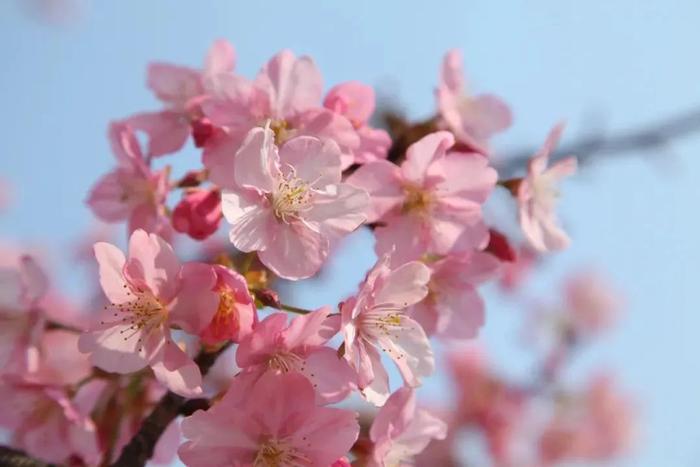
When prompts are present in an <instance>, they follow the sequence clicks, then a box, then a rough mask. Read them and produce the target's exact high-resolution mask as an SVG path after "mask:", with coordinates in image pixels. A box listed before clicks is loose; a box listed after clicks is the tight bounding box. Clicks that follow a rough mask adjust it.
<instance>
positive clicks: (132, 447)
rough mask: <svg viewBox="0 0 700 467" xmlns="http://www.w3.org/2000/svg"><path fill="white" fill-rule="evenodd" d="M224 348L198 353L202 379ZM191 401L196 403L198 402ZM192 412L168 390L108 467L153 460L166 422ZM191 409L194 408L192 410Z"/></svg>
mask: <svg viewBox="0 0 700 467" xmlns="http://www.w3.org/2000/svg"><path fill="white" fill-rule="evenodd" d="M227 348H228V345H225V346H223V347H222V348H221V349H219V350H217V351H215V352H204V351H202V352H200V353H199V355H198V356H197V358H196V359H195V362H196V363H197V366H199V370H200V371H201V372H202V376H204V375H206V374H207V372H208V371H209V369H210V368H211V367H212V365H214V362H216V359H217V358H218V357H219V355H221V354H222V353H223V352H224V351H225V350H226V349H227ZM195 400H197V401H200V400H199V399H195ZM196 404H199V402H197V403H194V402H193V404H192V405H196ZM199 408H203V407H199ZM192 409H193V407H188V401H187V400H186V399H185V398H184V397H182V396H178V395H177V394H175V393H173V392H170V391H168V393H167V394H166V395H165V396H163V398H162V399H161V400H160V401H159V402H158V404H157V405H156V407H155V408H154V409H153V411H152V412H151V413H150V415H149V416H148V417H146V418H145V419H144V421H143V423H141V428H140V429H139V431H138V433H136V434H135V435H134V437H133V438H131V441H129V444H127V445H126V446H124V449H123V450H122V452H121V454H120V455H119V458H118V459H117V460H116V462H114V463H113V464H112V467H139V466H144V465H146V462H147V461H148V459H150V458H151V457H153V450H154V448H155V446H156V443H157V442H158V439H159V438H160V437H161V435H162V434H163V432H164V431H165V429H166V428H167V427H168V425H169V424H170V422H172V421H173V420H175V418H176V417H177V416H178V415H180V414H182V413H187V411H188V410H192ZM194 410H197V409H196V408H194ZM194 410H192V412H194ZM192 412H190V413H192Z"/></svg>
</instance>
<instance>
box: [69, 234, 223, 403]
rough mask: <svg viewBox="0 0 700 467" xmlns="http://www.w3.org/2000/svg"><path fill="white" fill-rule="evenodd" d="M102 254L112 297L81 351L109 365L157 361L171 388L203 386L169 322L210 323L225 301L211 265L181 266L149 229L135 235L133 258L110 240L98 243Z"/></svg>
mask: <svg viewBox="0 0 700 467" xmlns="http://www.w3.org/2000/svg"><path fill="white" fill-rule="evenodd" d="M95 256H96V258H97V262H98V264H99V268H100V284H101V286H102V290H103V291H104V293H105V295H106V297H107V299H108V300H109V301H110V304H109V305H107V306H106V307H105V310H104V314H103V318H102V321H100V322H99V323H98V324H95V325H94V326H93V327H92V328H91V329H90V331H88V332H86V333H84V334H82V335H81V337H80V342H79V348H80V351H81V352H83V353H90V358H91V362H92V363H93V364H94V365H95V366H97V367H99V368H102V369H103V370H105V371H111V372H116V373H122V374H125V373H131V372H134V371H138V370H140V369H142V368H144V367H145V366H150V367H151V368H152V369H153V372H154V374H155V376H156V378H157V379H158V380H159V381H160V382H161V383H163V384H164V385H165V386H167V387H168V388H169V389H170V390H171V391H173V392H176V393H178V394H181V395H184V396H191V395H197V394H199V393H201V390H202V389H201V387H200V385H201V380H202V377H201V374H200V372H199V368H198V367H197V365H196V364H195V363H194V362H193V361H192V360H191V359H190V357H189V356H188V355H187V354H186V353H185V352H184V351H183V350H182V349H180V347H178V345H177V344H175V343H174V342H173V340H172V338H171V336H170V327H171V326H173V325H175V326H178V327H180V328H181V329H183V330H185V331H186V332H189V333H192V334H197V333H199V332H200V331H202V330H203V329H204V328H205V327H206V326H207V325H208V324H209V323H210V322H211V319H212V317H213V316H214V314H215V313H216V310H217V306H218V303H219V295H218V293H217V292H215V290H214V289H215V286H216V274H215V273H214V271H213V270H212V268H211V266H209V265H205V264H201V263H186V264H184V265H181V264H180V262H179V260H178V259H177V257H176V256H175V253H174V252H173V250H172V248H171V247H170V245H168V244H167V243H166V242H165V241H164V240H163V239H162V238H160V237H158V236H157V235H155V234H147V233H146V232H144V231H143V230H137V231H135V232H134V233H133V234H132V235H131V239H130V240H129V255H128V258H125V257H124V254H123V253H122V252H121V251H120V250H119V249H118V248H117V247H115V246H113V245H110V244H109V243H96V244H95Z"/></svg>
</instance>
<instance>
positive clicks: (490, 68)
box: [0, 0, 700, 467]
mask: <svg viewBox="0 0 700 467" xmlns="http://www.w3.org/2000/svg"><path fill="white" fill-rule="evenodd" d="M19 3H20V2H19V1H5V2H0V58H2V60H3V64H4V65H3V70H2V72H0V89H2V91H1V93H2V94H1V96H2V106H3V108H4V111H3V112H2V113H0V128H2V129H3V131H2V135H3V137H2V138H1V139H0V176H1V177H2V178H6V179H9V180H10V181H12V183H13V184H14V192H15V205H14V207H13V208H12V209H10V210H9V211H8V212H6V213H4V214H3V215H2V216H1V217H0V234H1V235H2V237H3V238H7V237H9V238H14V239H16V240H18V241H22V242H29V243H31V242H39V241H44V242H46V241H48V242H49V244H50V245H51V246H52V247H55V248H56V249H57V250H61V249H62V247H65V246H67V245H69V244H70V242H71V241H72V240H74V239H75V238H76V236H77V235H78V234H79V233H80V232H81V231H82V230H84V229H85V228H87V227H89V226H90V225H91V222H92V218H91V215H90V213H89V212H88V211H87V209H86V208H85V207H84V205H83V204H82V201H83V199H84V197H85V194H86V192H87V190H88V188H89V187H90V185H91V184H92V183H93V182H94V180H95V179H96V178H97V177H98V176H99V175H100V174H101V173H103V172H105V171H106V170H108V169H109V167H110V166H111V164H112V160H111V156H110V154H109V148H108V144H107V140H106V138H105V131H106V126H107V123H108V122H109V120H111V119H114V118H119V117H123V116H126V115H128V114H130V113H132V112H136V111H140V110H145V109H153V108H157V103H156V102H155V101H154V99H153V98H152V97H151V96H150V94H149V92H148V90H147V89H146V88H145V86H144V74H145V66H146V64H147V63H148V62H149V61H150V60H153V59H159V60H166V61H172V62H176V63H183V64H191V65H198V64H199V63H200V62H201V61H202V58H203V55H204V52H205V50H206V49H207V47H208V46H209V44H210V43H211V42H212V41H213V40H214V39H216V38H219V37H225V38H227V39H229V40H230V41H231V42H233V43H234V44H235V46H236V49H237V52H238V57H239V59H238V65H237V67H238V70H239V71H241V72H243V73H246V74H252V73H254V72H255V71H256V70H257V69H258V67H259V66H260V65H261V64H262V63H264V61H265V60H267V58H268V57H269V56H271V55H272V54H273V53H275V52H276V51H278V50H279V49H281V48H291V49H293V50H294V51H296V52H298V53H306V54H309V55H311V56H313V57H314V59H315V60H316V61H317V63H318V65H319V67H320V68H321V70H322V72H323V74H324V78H325V80H326V83H327V85H332V84H334V83H337V82H340V81H343V80H348V79H358V80H361V81H365V82H368V83H370V84H374V85H376V86H377V87H378V89H379V90H380V92H381V91H382V90H383V91H384V93H388V94H391V95H393V97H394V98H395V99H396V100H398V101H399V102H401V104H402V105H404V107H405V108H406V110H407V111H408V113H409V115H410V116H412V117H415V118H419V117H423V116H428V115H429V114H430V113H431V112H432V111H433V106H434V102H433V94H432V91H433V87H434V84H435V81H436V75H437V69H438V66H439V62H440V60H441V57H442V54H443V53H444V52H445V50H447V49H448V48H451V47H459V48H461V49H462V50H463V52H464V56H465V60H466V65H467V69H468V73H469V74H470V76H471V81H472V86H473V88H474V89H475V90H477V91H479V90H481V91H493V92H496V93H498V94H500V95H501V96H503V97H504V98H505V99H506V100H507V101H508V102H510V103H511V105H512V108H513V110H514V113H515V116H516V121H515V125H514V126H513V128H512V129H511V130H510V131H509V132H508V133H507V134H506V135H505V136H504V137H501V138H499V139H498V141H497V148H499V149H500V150H502V152H506V151H507V149H508V148H520V147H521V146H523V145H536V144H538V143H539V142H540V141H541V140H542V138H544V136H545V134H546V133H547V131H548V129H549V127H550V126H551V125H552V124H553V123H555V122H557V121H559V120H561V119H566V120H567V121H568V122H569V127H568V131H567V133H566V138H575V136H576V135H582V134H585V133H586V132H587V131H615V130H616V129H617V130H619V129H624V128H629V127H633V126H635V125H638V124H644V123H647V122H653V121H655V120H656V119H659V118H663V117H664V116H667V115H670V114H673V113H674V112H678V111H682V110H684V109H687V108H692V107H694V106H696V105H700V86H699V83H700V61H698V58H697V44H698V43H699V41H700V30H699V29H698V27H697V25H698V20H700V3H698V2H696V1H693V0H686V1H665V2H662V1H657V0H649V1H645V2H636V1H632V0H621V1H616V2H610V1H603V0H595V1H589V2H585V3H582V2H562V1H536V2H535V1H511V2H492V1H485V0H478V1H457V0H454V1H443V2H400V1H384V2H376V1H369V0H367V1H354V2H321V1H317V2H311V1H299V2H284V3H282V2H280V3H272V2H246V3H241V2H228V1H220V2H207V1H204V2H196V3H195V2H184V1H166V0H160V1H152V2H143V1H138V0H128V1H120V2H94V3H93V4H88V3H87V2H84V3H85V7H84V9H83V12H82V15H81V16H82V17H81V18H80V19H79V20H78V21H75V22H74V23H73V24H71V25H68V26H55V25H53V26H52V25H47V24H45V23H40V22H37V21H35V20H33V19H31V18H30V17H28V16H27V15H26V14H23V11H22V8H20V7H19V6H18V5H19ZM698 152H700V134H699V135H697V136H691V137H688V138H686V139H684V140H682V141H679V142H678V143H677V144H674V145H673V146H672V147H669V148H666V149H665V150H663V151H662V152H661V153H660V154H657V157H655V158H654V159H653V161H647V160H642V158H630V159H624V160H622V159H621V160H601V161H600V163H598V164H597V165H596V166H595V167H593V168H591V169H590V170H587V171H586V172H584V173H581V174H580V176H578V177H576V179H575V180H573V181H571V182H570V183H568V184H567V186H566V188H565V195H564V198H563V200H562V205H561V212H562V217H563V218H564V219H565V222H566V225H567V227H568V228H569V229H570V231H571V232H572V236H573V238H574V244H573V246H572V248H571V249H570V250H568V251H566V252H565V253H562V254H560V255H557V256H556V257H555V258H553V259H552V261H550V262H549V263H548V264H547V267H546V268H545V270H544V271H543V272H542V273H541V275H540V276H538V277H537V278H536V279H535V280H534V281H533V284H532V286H533V290H537V291H539V292H541V293H542V294H545V295H549V294H552V293H555V292H556V291H557V289H556V284H557V283H559V282H560V280H561V278H562V277H563V275H565V274H566V272H568V271H570V270H572V269H573V268H577V267H579V266H587V265H594V266H596V267H598V268H599V269H603V270H605V271H606V272H607V275H608V276H610V277H611V278H612V280H613V282H614V283H615V284H616V285H617V287H618V288H619V289H620V290H622V291H623V292H624V294H625V295H626V297H627V304H628V309H627V313H626V316H625V319H624V321H623V322H622V323H621V325H620V327H619V329H618V330H616V331H615V332H614V333H611V334H610V335H608V336H607V337H606V338H605V339H603V341H602V342H601V344H600V345H598V346H597V347H596V348H595V349H592V350H591V352H588V353H586V354H585V355H583V356H582V358H581V359H580V360H579V361H578V363H577V368H576V370H577V371H576V373H575V374H574V375H573V377H574V378H576V377H577V376H581V375H585V374H586V372H587V370H588V369H590V368H597V367H600V366H603V367H605V368H609V369H611V370H615V371H616V372H618V373H619V375H620V378H621V379H622V382H623V385H624V387H625V388H627V389H628V391H630V392H632V393H634V394H636V399H637V401H638V405H639V407H640V409H641V412H642V416H643V419H642V420H643V422H644V425H643V427H642V434H641V439H640V442H639V443H638V446H637V450H636V452H635V454H634V455H633V457H631V458H630V459H628V460H627V461H625V462H622V463H620V465H626V466H679V467H685V466H688V467H690V466H695V465H698V462H700V447H698V446H700V429H698V428H697V424H696V423H695V420H697V419H698V418H700V401H699V400H698V394H700V376H699V375H700V363H698V359H697V358H696V356H697V355H700V339H697V329H698V328H699V327H700V314H698V312H697V308H698V307H697V303H698V301H697V285H696V282H697V277H698V276H697V264H698V260H700V251H699V250H700V247H698V242H697V240H696V238H697V231H698V221H697V219H698V207H697V206H698V201H699V200H700V188H698V186H699V185H698V180H700V159H698V157H697V156H696V154H697V153H698ZM182 157H183V158H185V159H184V161H185V162H186V158H190V159H189V160H190V161H192V162H194V161H196V157H197V156H196V154H195V153H194V152H193V151H190V152H187V153H186V154H185V155H183V156H182ZM369 241H370V240H369V239H368V238H366V237H362V235H360V236H358V237H357V238H355V239H354V240H353V242H352V243H351V245H353V246H354V248H355V249H351V250H348V251H350V254H343V255H342V256H341V257H339V258H338V259H337V260H336V262H335V263H334V264H335V265H334V268H333V270H332V274H331V276H330V277H331V281H332V283H333V285H334V288H333V289H332V290H329V289H328V287H326V286H325V284H323V285H319V284H309V285H308V286H305V287H304V288H303V289H302V291H301V292H300V294H299V295H298V296H296V297H295V299H296V300H298V302H299V304H300V305H307V306H314V305H319V304H322V303H326V302H329V303H335V302H336V301H337V300H338V299H339V298H341V297H342V296H343V295H345V294H347V293H349V292H352V290H353V289H354V285H355V284H356V283H357V281H358V280H359V278H360V277H361V276H362V274H363V272H364V270H365V269H366V267H367V266H368V265H369V264H371V262H372V258H371V257H370V256H369V255H367V256H366V257H365V256H360V257H356V255H355V254H353V252H354V251H359V249H360V248H364V249H367V246H368V245H369ZM63 271H64V272H66V274H64V275H63V277H65V282H66V283H67V285H68V286H71V287H75V286H76V284H77V283H78V281H77V280H76V279H75V276H74V275H72V274H71V270H70V268H67V267H64V268H63ZM487 295H488V298H489V304H490V306H489V308H488V315H487V324H486V326H485V328H484V330H483V334H482V339H483V340H484V342H485V343H486V345H487V346H488V347H489V348H491V349H493V352H494V353H495V355H496V356H497V357H498V361H499V362H501V363H500V364H501V365H502V366H503V368H504V371H509V372H514V373H517V372H518V371H522V370H523V368H524V367H523V365H522V364H523V362H524V361H525V360H524V358H523V356H522V355H521V354H522V350H521V349H519V348H518V347H517V345H516V344H514V342H515V341H516V338H517V334H518V327H517V323H519V319H518V314H519V313H522V311H521V310H519V309H517V308H516V307H514V306H513V304H512V303H510V302H507V301H502V300H498V299H497V298H496V297H494V296H493V294H492V293H488V294H487ZM431 387H435V386H434V385H432V386H431ZM428 392H432V390H430V391H428Z"/></svg>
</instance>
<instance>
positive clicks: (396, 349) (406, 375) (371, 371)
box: [341, 255, 435, 405]
mask: <svg viewBox="0 0 700 467" xmlns="http://www.w3.org/2000/svg"><path fill="white" fill-rule="evenodd" d="M390 261H391V258H390V255H384V256H383V257H381V258H380V259H379V260H378V261H377V264H376V265H375V266H374V268H373V269H372V270H371V271H370V272H369V273H368V274H367V278H366V279H365V282H364V283H363V284H362V285H361V287H360V291H359V292H358V294H357V295H356V296H355V297H352V298H350V299H348V300H347V301H345V302H344V303H343V304H342V306H341V316H342V326H343V327H342V330H343V335H344V338H345V344H344V346H345V358H346V360H347V361H348V362H349V363H350V365H351V366H352V367H353V368H354V369H355V371H357V373H358V385H359V388H360V390H361V391H362V394H363V395H364V397H365V398H366V399H367V400H369V401H370V402H372V403H373V404H375V405H382V404H383V403H384V402H385V401H386V398H387V397H388V396H389V393H390V391H389V377H388V375H387V373H386V370H385V369H384V367H383V366H382V362H381V360H380V354H379V350H378V348H379V349H382V350H383V351H385V352H387V354H388V355H389V357H390V358H391V359H392V360H393V361H394V363H395V364H396V366H397V367H398V369H399V372H400V373H401V376H402V377H403V379H404V381H405V382H406V384H408V385H409V386H412V387H416V386H419V385H420V384H421V380H422V378H423V377H425V376H428V375H430V374H431V373H432V372H433V370H434V369H435V360H434V358H433V352H432V349H431V348H430V342H429V341H428V337H427V336H426V335H425V331H423V328H422V327H421V326H420V324H418V323H417V322H416V321H415V320H414V319H413V318H411V317H410V316H409V315H408V314H407V313H406V308H408V307H410V306H411V305H414V304H416V303H418V302H419V301H421V300H423V299H424V298H425V296H426V295H427V294H428V281H429V280H430V270H429V269H428V267H427V266H425V265H424V264H422V263H420V262H417V261H414V262H410V263H406V264H404V265H402V266H400V267H398V268H396V269H393V270H392V269H391V268H390V267H389V264H390Z"/></svg>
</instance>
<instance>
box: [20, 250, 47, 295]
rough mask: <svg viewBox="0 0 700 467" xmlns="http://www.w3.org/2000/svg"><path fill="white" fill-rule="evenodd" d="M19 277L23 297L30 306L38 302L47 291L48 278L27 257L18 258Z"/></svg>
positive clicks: (36, 264)
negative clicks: (20, 277) (20, 278)
mask: <svg viewBox="0 0 700 467" xmlns="http://www.w3.org/2000/svg"><path fill="white" fill-rule="evenodd" d="M19 267H20V269H19V272H20V275H21V276H22V285H23V287H22V288H23V293H22V295H23V297H24V300H25V302H27V303H28V304H30V305H33V304H35V303H36V302H37V301H39V300H40V299H41V298H42V297H43V296H44V295H46V292H47V291H48V289H49V278H48V277H47V276H46V272H44V270H43V269H42V268H41V266H39V264H38V263H37V262H36V260H35V259H34V258H33V257H31V256H29V255H22V257H21V258H20V265H19Z"/></svg>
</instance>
